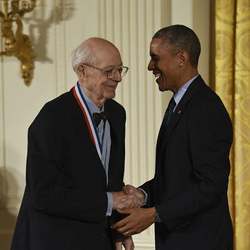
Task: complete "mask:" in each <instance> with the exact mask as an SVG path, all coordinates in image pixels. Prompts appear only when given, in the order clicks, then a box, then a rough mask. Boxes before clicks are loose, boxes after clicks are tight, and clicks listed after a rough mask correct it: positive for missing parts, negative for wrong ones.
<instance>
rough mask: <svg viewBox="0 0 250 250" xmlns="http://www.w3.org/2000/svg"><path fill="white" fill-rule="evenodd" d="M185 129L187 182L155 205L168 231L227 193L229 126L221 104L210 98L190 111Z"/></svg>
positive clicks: (217, 201) (208, 207)
mask: <svg viewBox="0 0 250 250" xmlns="http://www.w3.org/2000/svg"><path fill="white" fill-rule="evenodd" d="M187 130H188V138H189V142H188V148H189V149H188V150H189V152H188V153H189V155H190V161H191V162H192V168H193V170H192V177H191V179H192V181H191V185H190V186H189V188H187V190H185V191H184V192H182V193H179V194H176V196H174V197H171V198H168V199H165V200H163V201H162V203H161V204H159V205H157V206H156V209H157V211H158V213H159V216H160V218H161V220H162V221H163V222H164V223H165V225H166V226H167V227H168V229H169V230H171V229H174V228H176V227H178V226H180V225H183V224H185V223H188V221H189V220H190V219H191V218H192V216H194V215H198V214H199V213H203V212H205V211H206V210H208V209H210V208H212V207H213V206H216V205H217V204H218V203H219V202H220V201H221V199H222V198H223V197H225V196H226V195H227V186H228V176H229V168H230V163H229V151H230V146H231V143H232V126H231V121H230V119H229V116H228V114H227V112H226V110H225V108H224V106H223V104H222V103H221V102H220V101H217V99H216V100H214V99H213V100H210V101H209V102H207V103H203V105H200V106H198V105H197V106H196V107H195V108H193V109H192V110H190V112H189V117H188V121H187ZM172 167H174V166H172Z"/></svg>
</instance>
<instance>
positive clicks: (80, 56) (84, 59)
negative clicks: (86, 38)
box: [72, 44, 96, 73]
mask: <svg viewBox="0 0 250 250" xmlns="http://www.w3.org/2000/svg"><path fill="white" fill-rule="evenodd" d="M95 61H96V58H95V56H94V53H93V51H92V49H91V48H90V46H88V45H86V44H80V45H79V46H78V47H77V48H76V49H75V50H74V51H73V52H72V67H73V70H74V71H75V72H76V73H77V72H78V67H79V65H81V64H82V63H89V64H94V62H95Z"/></svg>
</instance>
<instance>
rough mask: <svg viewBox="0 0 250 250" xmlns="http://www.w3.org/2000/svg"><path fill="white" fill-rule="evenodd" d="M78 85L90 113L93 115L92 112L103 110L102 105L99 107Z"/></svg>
mask: <svg viewBox="0 0 250 250" xmlns="http://www.w3.org/2000/svg"><path fill="white" fill-rule="evenodd" d="M79 85H80V88H81V91H82V94H83V97H84V99H85V101H86V103H87V105H88V108H89V111H90V113H91V115H93V113H100V112H102V111H104V105H103V106H102V107H101V108H98V107H97V106H96V105H95V104H94V102H93V101H92V100H91V99H90V98H89V97H88V96H87V95H86V93H85V90H84V88H83V87H82V86H81V84H79Z"/></svg>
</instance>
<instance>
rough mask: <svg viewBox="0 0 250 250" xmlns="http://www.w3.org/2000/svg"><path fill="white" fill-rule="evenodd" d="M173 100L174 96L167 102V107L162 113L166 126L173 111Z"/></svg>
mask: <svg viewBox="0 0 250 250" xmlns="http://www.w3.org/2000/svg"><path fill="white" fill-rule="evenodd" d="M175 105H176V103H175V100H174V98H173V97H172V98H171V100H170V102H169V104H168V108H167V110H166V112H165V115H164V118H163V124H164V125H165V126H168V124H169V122H170V119H171V116H172V114H173V111H174V108H175Z"/></svg>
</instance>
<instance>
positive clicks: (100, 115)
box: [93, 112, 107, 127]
mask: <svg viewBox="0 0 250 250" xmlns="http://www.w3.org/2000/svg"><path fill="white" fill-rule="evenodd" d="M93 120H94V122H95V125H96V127H98V125H99V124H100V122H101V120H103V121H104V122H105V121H106V120H107V116H106V114H105V113H104V112H100V113H93Z"/></svg>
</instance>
